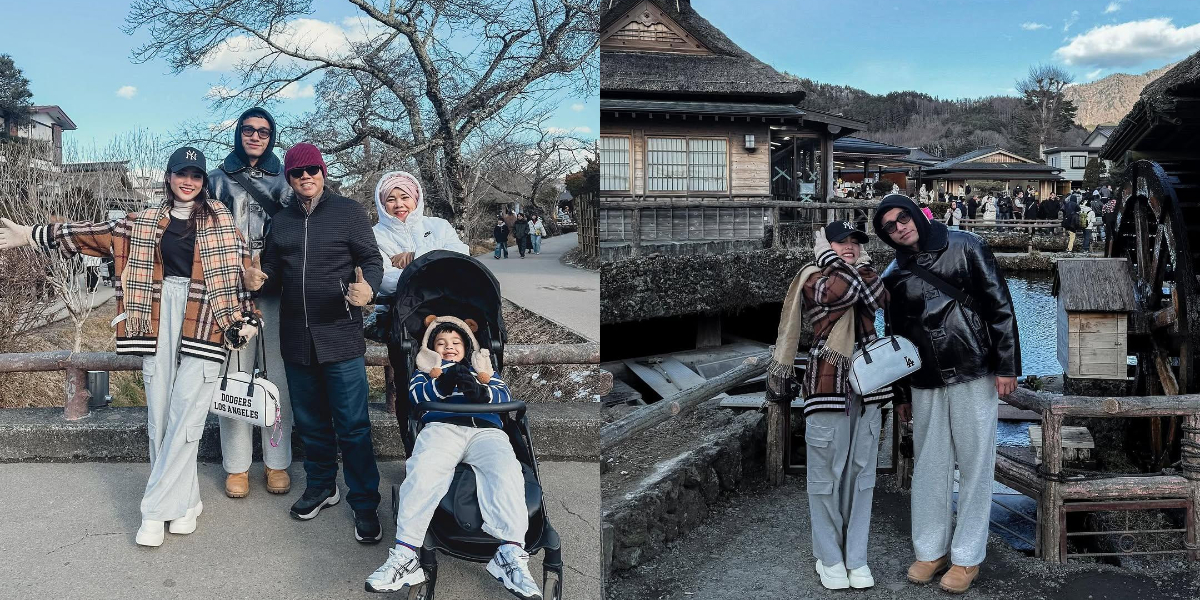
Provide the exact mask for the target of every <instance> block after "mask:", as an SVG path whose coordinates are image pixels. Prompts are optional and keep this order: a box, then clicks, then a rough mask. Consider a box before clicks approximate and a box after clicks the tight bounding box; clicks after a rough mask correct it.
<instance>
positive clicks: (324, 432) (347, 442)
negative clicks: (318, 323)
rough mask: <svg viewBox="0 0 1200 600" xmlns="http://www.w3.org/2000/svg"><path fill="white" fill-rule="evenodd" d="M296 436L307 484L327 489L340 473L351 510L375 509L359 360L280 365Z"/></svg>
mask: <svg viewBox="0 0 1200 600" xmlns="http://www.w3.org/2000/svg"><path fill="white" fill-rule="evenodd" d="M284 369H285V370H286V371H287V381H288V392H289V394H290V395H291V399H292V416H293V417H294V418H295V428H296V432H297V433H298V434H299V435H300V439H301V440H302V441H303V442H304V472H305V474H307V476H308V486H309V487H318V488H326V489H327V488H331V487H333V486H334V485H335V483H336V481H337V469H338V448H341V450H342V474H343V476H344V477H345V479H346V486H347V487H349V488H350V493H348V494H347V495H346V501H347V502H348V503H349V504H350V508H353V509H355V510H360V509H370V510H374V509H375V508H377V507H378V506H379V468H378V466H376V464H375V449H374V447H373V446H372V444H371V419H370V417H369V416H368V414H367V364H366V360H365V359H364V358H363V357H361V356H360V357H358V358H352V359H349V360H344V361H341V362H334V363H326V364H316V363H315V361H314V364H312V365H301V364H298V363H292V362H287V361H285V362H284Z"/></svg>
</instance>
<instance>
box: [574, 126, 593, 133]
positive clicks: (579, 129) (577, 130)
mask: <svg viewBox="0 0 1200 600" xmlns="http://www.w3.org/2000/svg"><path fill="white" fill-rule="evenodd" d="M573 131H574V132H575V133H591V132H592V128H591V127H586V126H585V127H576V128H575V129H574V130H573Z"/></svg>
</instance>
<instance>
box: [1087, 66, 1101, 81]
mask: <svg viewBox="0 0 1200 600" xmlns="http://www.w3.org/2000/svg"><path fill="white" fill-rule="evenodd" d="M1103 72H1104V68H1103V67H1101V68H1099V69H1096V70H1094V71H1088V73H1087V75H1085V77H1087V78H1088V79H1095V78H1096V76H1097V75H1099V74H1101V73H1103Z"/></svg>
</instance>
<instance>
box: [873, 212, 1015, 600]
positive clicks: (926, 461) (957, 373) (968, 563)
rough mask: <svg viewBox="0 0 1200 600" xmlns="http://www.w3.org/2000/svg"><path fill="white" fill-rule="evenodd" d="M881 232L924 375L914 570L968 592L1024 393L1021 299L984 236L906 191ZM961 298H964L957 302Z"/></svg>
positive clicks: (917, 431)
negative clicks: (939, 218)
mask: <svg viewBox="0 0 1200 600" xmlns="http://www.w3.org/2000/svg"><path fill="white" fill-rule="evenodd" d="M874 224H875V230H876V231H879V232H881V236H880V237H881V238H882V239H883V240H884V242H886V243H887V244H888V245H890V246H892V247H894V248H895V249H896V259H895V260H893V261H892V263H891V264H890V265H888V268H887V270H885V271H884V273H883V283H884V287H886V288H887V290H888V293H889V296H890V300H891V303H890V304H889V305H888V310H887V314H886V318H887V322H888V324H889V325H890V327H891V330H892V331H893V332H894V333H896V334H898V335H901V336H904V337H906V338H908V339H909V340H911V341H912V342H913V344H915V345H916V346H917V349H918V352H919V353H920V356H921V368H920V370H918V371H917V372H916V373H913V374H912V375H911V376H910V377H909V387H910V389H911V404H902V405H898V406H897V411H896V414H897V417H898V418H900V419H902V420H908V419H909V418H911V419H912V421H913V442H914V450H915V457H916V462H915V464H914V469H913V477H912V509H911V510H912V536H913V549H914V551H915V554H916V562H914V563H913V564H912V566H911V567H910V568H909V571H908V578H909V580H910V581H913V582H915V583H928V582H930V581H932V580H933V578H934V576H935V575H936V574H937V573H938V572H940V571H942V570H945V569H946V568H947V567H950V570H949V571H948V572H947V573H946V575H945V576H943V577H942V579H941V582H940V584H941V587H942V588H943V589H945V590H947V591H951V592H956V593H961V592H964V591H966V590H967V588H969V587H970V585H971V582H972V581H973V580H974V578H975V577H976V576H977V575H978V573H979V564H980V563H982V562H983V559H984V556H985V554H986V551H987V540H988V517H989V515H990V513H991V497H992V475H993V472H994V470H995V462H996V405H997V403H998V397H999V396H1007V395H1008V394H1010V393H1012V391H1013V390H1015V389H1016V387H1017V376H1018V375H1019V374H1020V373H1021V351H1020V343H1019V340H1018V337H1017V320H1016V315H1015V313H1014V311H1013V302H1012V297H1011V296H1010V295H1009V292H1008V285H1007V283H1005V280H1004V274H1003V272H1002V271H1001V270H1000V268H999V267H998V266H997V265H996V259H995V258H994V257H993V256H992V251H991V249H989V248H988V245H987V243H986V242H984V241H983V239H982V238H980V237H979V236H977V235H974V234H971V233H967V232H961V231H949V230H948V229H947V228H946V226H945V225H943V224H941V223H939V222H936V221H935V222H929V221H927V220H925V219H922V218H920V216H919V209H918V208H917V205H916V204H915V203H914V202H913V201H912V200H911V199H910V198H908V197H907V196H903V195H901V194H891V195H889V196H887V197H886V198H884V199H883V201H882V202H881V203H880V205H879V209H878V210H877V211H876V212H875V223H874ZM960 299H961V301H960ZM956 463H957V465H958V470H959V472H960V474H961V477H960V483H959V492H958V517H957V522H956V523H955V525H954V526H953V527H951V523H952V522H955V519H954V515H953V513H952V510H951V495H952V493H953V488H952V482H953V481H954V469H955V464H956Z"/></svg>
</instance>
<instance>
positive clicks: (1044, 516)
mask: <svg viewBox="0 0 1200 600" xmlns="http://www.w3.org/2000/svg"><path fill="white" fill-rule="evenodd" d="M1062 421H1063V417H1062V413H1060V412H1058V411H1057V410H1055V409H1053V408H1052V409H1050V410H1047V411H1044V412H1043V413H1042V466H1043V467H1044V468H1045V471H1046V472H1048V473H1059V472H1060V471H1061V470H1062ZM1061 509H1062V484H1061V483H1059V482H1057V481H1052V480H1049V479H1043V480H1042V497H1041V498H1040V499H1039V500H1038V534H1039V535H1038V543H1039V546H1040V548H1039V550H1040V553H1041V555H1042V560H1045V561H1046V562H1052V563H1061V562H1062V561H1063V559H1062V554H1063V552H1064V551H1065V548H1063V545H1062V539H1061V538H1062V534H1063V530H1062V526H1063V523H1062V521H1061V520H1060V515H1061V514H1062V511H1061Z"/></svg>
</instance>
